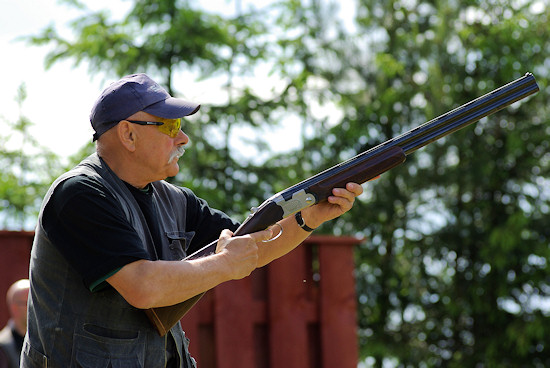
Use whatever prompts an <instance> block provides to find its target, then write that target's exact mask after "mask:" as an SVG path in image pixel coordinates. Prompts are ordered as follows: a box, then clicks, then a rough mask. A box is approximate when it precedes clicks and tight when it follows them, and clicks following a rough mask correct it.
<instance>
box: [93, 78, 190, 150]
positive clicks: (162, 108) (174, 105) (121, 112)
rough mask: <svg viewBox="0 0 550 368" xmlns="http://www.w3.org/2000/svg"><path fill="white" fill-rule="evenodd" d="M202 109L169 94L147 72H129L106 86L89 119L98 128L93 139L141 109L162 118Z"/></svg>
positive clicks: (175, 116)
mask: <svg viewBox="0 0 550 368" xmlns="http://www.w3.org/2000/svg"><path fill="white" fill-rule="evenodd" d="M199 108H200V105H199V104H196V103H193V102H188V101H185V100H182V99H180V98H174V97H172V96H170V94H169V93H168V92H166V90H165V89H164V88H162V87H161V86H159V85H158V84H157V83H156V82H155V81H153V80H152V79H151V78H149V77H148V76H147V75H146V74H143V73H142V74H132V75H127V76H125V77H122V79H120V80H119V81H117V82H114V83H112V84H111V85H109V86H108V87H107V88H105V89H104V90H103V92H102V93H101V95H100V96H99V98H98V99H97V100H96V102H95V104H94V107H93V108H92V112H91V113H90V122H91V123H92V128H94V130H95V134H94V141H95V140H97V139H98V138H99V136H100V135H102V134H103V133H105V132H106V131H107V130H109V129H111V128H112V127H114V126H115V125H117V124H118V123H119V122H120V121H121V120H124V119H127V118H128V117H129V116H131V115H133V114H135V113H136V112H138V111H145V112H147V113H149V114H151V115H155V116H158V117H160V118H165V119H177V118H181V117H183V116H187V115H192V114H194V113H196V112H197V111H198V110H199Z"/></svg>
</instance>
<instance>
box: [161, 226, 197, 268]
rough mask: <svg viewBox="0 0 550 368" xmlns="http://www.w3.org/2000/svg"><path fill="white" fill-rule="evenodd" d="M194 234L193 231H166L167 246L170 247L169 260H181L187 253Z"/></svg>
mask: <svg viewBox="0 0 550 368" xmlns="http://www.w3.org/2000/svg"><path fill="white" fill-rule="evenodd" d="M194 236H195V232H194V231H167V232H166V237H167V238H168V247H169V248H170V256H171V260H178V261H179V260H182V259H184V258H185V257H186V255H187V248H189V244H190V243H191V239H193V237H194Z"/></svg>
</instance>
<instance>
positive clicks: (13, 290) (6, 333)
mask: <svg viewBox="0 0 550 368" xmlns="http://www.w3.org/2000/svg"><path fill="white" fill-rule="evenodd" d="M28 297H29V280H27V279H22V280H19V281H16V282H14V283H13V284H12V285H11V286H10V288H9V289H8V292H7V293H6V303H7V305H8V312H9V314H10V319H9V320H8V323H7V324H6V327H4V329H2V331H0V368H16V367H19V357H20V355H21V348H22V347H23V338H24V336H25V332H26V331H27V299H28Z"/></svg>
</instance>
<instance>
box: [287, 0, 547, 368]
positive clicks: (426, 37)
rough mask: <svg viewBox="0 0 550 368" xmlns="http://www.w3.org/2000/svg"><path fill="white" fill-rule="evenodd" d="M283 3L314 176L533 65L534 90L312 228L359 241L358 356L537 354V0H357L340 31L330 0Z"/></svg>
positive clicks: (540, 144)
mask: <svg viewBox="0 0 550 368" xmlns="http://www.w3.org/2000/svg"><path fill="white" fill-rule="evenodd" d="M283 3H284V5H285V6H288V7H293V8H294V9H293V12H292V13H293V14H294V16H293V17H286V18H284V22H286V24H287V25H289V26H290V25H294V26H293V27H294V28H293V30H294V32H293V33H292V35H293V38H292V40H285V43H284V46H285V47H286V49H285V50H286V55H292V56H291V62H290V65H289V64H288V63H285V64H284V65H282V66H281V68H282V69H283V70H285V71H287V72H288V73H289V74H290V73H292V72H296V71H298V72H297V74H298V75H299V76H300V78H295V79H294V80H295V81H296V82H297V81H301V82H302V83H301V84H300V85H298V87H299V88H297V90H298V91H299V93H297V95H298V96H299V97H298V102H296V103H295V105H297V106H303V107H304V108H303V109H302V110H301V111H302V113H303V114H304V116H306V118H304V121H305V122H306V123H307V122H308V118H307V117H309V118H310V119H311V121H312V125H314V124H317V125H315V129H311V130H310V132H311V134H310V135H306V137H307V138H308V141H307V143H306V145H305V149H304V150H303V152H302V153H301V154H300V155H301V156H300V159H301V160H303V162H307V163H311V164H312V165H313V167H312V168H311V169H312V170H311V171H312V172H316V171H318V170H319V169H321V168H324V167H328V166H330V165H333V164H335V163H337V162H339V161H341V160H343V159H346V158H348V157H351V156H353V155H355V154H357V153H359V152H361V151H364V150H365V149H367V148H368V147H371V146H374V145H375V144H378V143H380V142H382V141H384V140H386V139H389V138H392V137H394V136H397V135H398V134H400V133H402V132H404V131H406V130H408V129H410V128H412V127H415V126H418V125H420V124H421V123H423V122H425V121H427V120H429V119H431V118H433V117H436V116H437V115H439V114H442V113H444V112H446V111H448V110H451V109H452V108H454V107H456V106H458V105H460V104H462V103H465V102H467V101H469V100H472V99H474V98H476V97H478V96H480V95H482V94H483V93H485V92H488V91H489V90H492V89H494V88H497V87H499V86H501V85H504V84H505V83H507V82H509V81H511V80H513V79H515V78H518V77H519V76H521V75H522V74H524V73H525V72H526V71H533V72H534V73H535V75H536V77H537V78H538V81H539V84H540V85H541V87H542V88H543V91H542V92H541V93H539V95H537V96H536V97H534V98H530V99H528V100H527V101H524V102H522V103H518V104H516V105H514V106H513V107H511V108H509V109H507V110H506V111H503V112H499V113H498V114H496V115H493V116H491V117H490V118H488V119H483V121H482V122H480V123H479V124H478V125H477V126H475V127H470V128H468V129H465V130H464V131H461V132H457V133H455V134H453V135H451V136H449V137H447V138H446V139H444V140H442V141H440V142H437V143H435V144H432V145H431V146H429V147H427V148H426V149H424V150H422V151H419V152H416V153H415V154H414V155H412V156H410V157H409V158H408V161H407V162H406V164H405V165H403V166H401V167H399V168H396V169H394V170H392V171H390V172H388V173H386V174H384V175H383V177H382V178H381V179H380V180H378V181H377V182H375V183H373V184H372V185H371V184H369V185H367V186H366V187H367V193H366V195H365V200H364V201H361V202H359V203H357V205H356V206H355V207H354V208H353V210H352V211H351V212H350V213H349V214H347V216H344V217H343V218H341V219H340V220H338V221H337V222H336V223H335V224H334V223H331V224H330V225H327V226H325V227H324V230H325V231H330V232H334V231H335V230H336V231H344V232H346V233H350V232H354V231H356V232H357V233H358V234H361V235H363V234H364V235H366V236H367V237H368V240H367V241H366V242H365V244H364V246H362V247H361V248H360V249H359V251H358V270H357V276H358V278H357V280H358V292H359V302H360V344H361V349H362V356H363V357H364V359H365V361H366V362H367V363H368V364H369V365H371V366H376V367H382V366H386V365H388V366H399V367H405V366H453V367H454V366H456V367H459V366H460V367H462V366H467V367H475V366H479V367H481V366H547V365H549V364H550V355H549V354H548V352H547V351H548V346H547V343H546V342H545V341H546V340H547V338H548V336H547V335H546V333H545V331H547V330H548V328H547V324H548V322H547V317H548V314H550V310H549V309H548V308H547V305H548V301H549V299H548V298H549V297H550V295H549V293H550V288H549V281H550V280H549V278H548V276H547V270H548V268H547V267H548V265H547V264H548V260H549V258H548V256H549V254H548V252H549V247H548V236H549V230H548V227H547V226H545V225H544V220H543V219H544V218H545V216H546V215H547V214H548V210H549V198H550V197H549V192H548V189H547V188H548V180H547V179H546V177H547V176H548V163H549V162H548V161H549V158H550V157H549V155H548V153H547V151H548V144H549V143H548V140H547V138H546V137H547V135H548V120H547V118H546V116H547V111H548V106H547V104H546V102H545V98H544V97H543V96H544V94H545V90H544V88H545V84H546V83H545V82H546V81H547V80H548V68H547V66H548V63H549V60H550V59H549V58H548V52H547V51H548V50H549V49H550V44H549V42H548V32H549V31H548V27H547V26H546V22H547V20H548V19H547V18H548V10H547V9H548V7H547V6H546V5H547V2H541V1H526V2H522V3H521V4H519V3H518V4H514V5H513V6H512V5H510V4H509V3H508V2H500V1H481V2H462V3H456V2H455V3H453V2H451V3H449V2H445V1H412V2H411V1H398V0H394V1H389V2H382V3H381V2H376V1H359V2H358V7H357V9H356V11H355V14H356V22H355V23H354V26H352V27H351V28H352V29H353V27H355V29H354V30H353V31H352V32H348V33H344V32H342V33H338V31H339V30H342V29H344V28H343V27H333V28H330V27H329V26H330V25H331V19H333V17H331V15H332V14H334V13H335V11H334V7H335V5H336V4H335V3H330V4H329V3H328V2H326V1H325V2H316V1H312V2H309V3H307V5H306V3H305V2H302V1H285V2H283ZM327 4H329V5H327ZM331 4H332V5H331ZM323 5H324V6H323ZM288 14H290V12H289V13H288ZM315 15H317V16H315ZM291 27H292V26H291ZM331 35H332V36H334V38H332V39H327V36H331ZM312 85H315V86H316V87H318V88H317V89H314V88H312ZM312 91H316V92H318V94H317V95H313V94H312ZM304 96H308V97H309V98H310V100H308V99H307V98H306V97H304ZM312 96H313V97H312ZM326 96H330V97H329V99H330V100H331V101H333V102H337V103H338V104H339V107H340V109H341V110H338V109H333V110H332V113H333V116H332V118H333V119H335V120H336V121H335V122H334V121H333V123H332V124H330V123H329V122H330V120H329V118H328V117H327V118H326V119H324V120H323V119H315V118H313V117H314V116H315V112H314V111H312V110H308V108H306V107H305V106H312V102H316V103H317V106H319V105H320V106H325V107H327V106H328V105H327V99H326ZM340 111H343V114H341V112H340ZM334 116H336V118H334ZM331 125H332V126H331ZM329 226H330V228H329ZM503 347H505V349H503Z"/></svg>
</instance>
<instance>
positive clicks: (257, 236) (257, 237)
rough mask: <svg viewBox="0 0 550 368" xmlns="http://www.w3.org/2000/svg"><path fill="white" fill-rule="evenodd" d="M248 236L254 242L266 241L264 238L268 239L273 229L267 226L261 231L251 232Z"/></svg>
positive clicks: (271, 235)
mask: <svg viewBox="0 0 550 368" xmlns="http://www.w3.org/2000/svg"><path fill="white" fill-rule="evenodd" d="M250 237H251V238H252V239H253V240H254V241H255V242H256V243H258V242H262V241H266V240H269V239H271V238H272V237H273V231H272V230H271V228H267V229H265V230H262V231H257V232H255V233H251V234H250Z"/></svg>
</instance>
